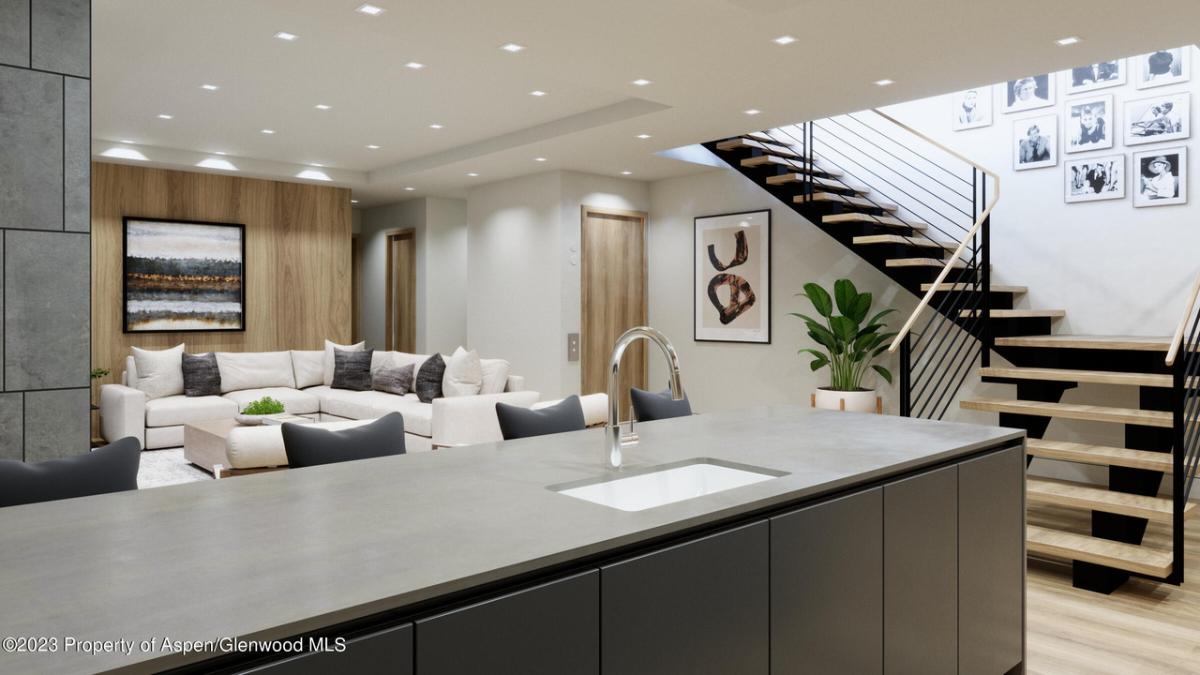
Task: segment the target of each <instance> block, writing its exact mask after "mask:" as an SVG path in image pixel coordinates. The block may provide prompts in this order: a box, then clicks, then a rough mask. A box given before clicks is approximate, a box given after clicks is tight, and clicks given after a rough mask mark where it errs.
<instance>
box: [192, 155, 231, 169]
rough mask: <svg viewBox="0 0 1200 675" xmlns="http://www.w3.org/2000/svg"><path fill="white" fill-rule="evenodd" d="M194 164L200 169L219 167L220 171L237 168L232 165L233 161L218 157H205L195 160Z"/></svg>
mask: <svg viewBox="0 0 1200 675" xmlns="http://www.w3.org/2000/svg"><path fill="white" fill-rule="evenodd" d="M196 166H198V167H200V168H201V169H220V170H221V171H237V170H238V168H237V167H236V166H234V164H233V162H231V161H229V160H227V159H221V158H220V157H205V158H204V159H202V160H200V161H199V162H196Z"/></svg>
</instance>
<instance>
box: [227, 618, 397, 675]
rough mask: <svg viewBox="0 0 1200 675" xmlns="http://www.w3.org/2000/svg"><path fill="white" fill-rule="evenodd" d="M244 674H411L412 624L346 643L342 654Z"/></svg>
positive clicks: (327, 654) (312, 656)
mask: <svg viewBox="0 0 1200 675" xmlns="http://www.w3.org/2000/svg"><path fill="white" fill-rule="evenodd" d="M244 672H245V673H247V675H249V674H250V673H253V674H254V675H326V674H327V673H339V672H340V673H355V674H356V675H357V674H359V673H362V674H363V675H385V674H386V675H412V673H413V627H412V624H411V623H406V624H404V625H403V626H397V627H395V628H388V629H386V630H382V631H379V632H378V633H372V634H370V635H364V636H363V637H360V638H355V639H353V640H350V641H348V642H347V643H346V650H345V651H343V652H342V653H340V654H339V653H336V652H319V653H315V654H303V655H301V656H294V657H292V658H289V659H285V660H283V661H279V662H277V663H270V664H267V665H265V666H259V667H257V668H253V669H251V670H248V671H244Z"/></svg>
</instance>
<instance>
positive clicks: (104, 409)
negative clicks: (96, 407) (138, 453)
mask: <svg viewBox="0 0 1200 675" xmlns="http://www.w3.org/2000/svg"><path fill="white" fill-rule="evenodd" d="M100 435H102V436H104V440H106V441H108V442H110V443H111V442H113V441H115V440H118V439H121V438H125V437H126V436H132V437H134V438H136V439H138V442H139V443H141V444H142V447H143V448H144V447H146V394H145V392H142V391H140V390H137V389H134V388H133V387H126V386H125V385H123V384H103V385H100Z"/></svg>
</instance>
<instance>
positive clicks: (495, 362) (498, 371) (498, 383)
mask: <svg viewBox="0 0 1200 675" xmlns="http://www.w3.org/2000/svg"><path fill="white" fill-rule="evenodd" d="M479 368H480V370H482V371H483V378H482V380H481V381H480V383H479V393H481V394H502V393H504V388H505V387H506V386H507V385H508V373H509V370H510V369H511V368H512V366H511V365H510V364H509V362H508V361H505V360H504V359H479Z"/></svg>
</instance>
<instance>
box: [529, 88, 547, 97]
mask: <svg viewBox="0 0 1200 675" xmlns="http://www.w3.org/2000/svg"><path fill="white" fill-rule="evenodd" d="M529 95H530V96H545V95H546V92H544V91H542V90H541V89H534V90H533V91H531V92H529Z"/></svg>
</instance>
